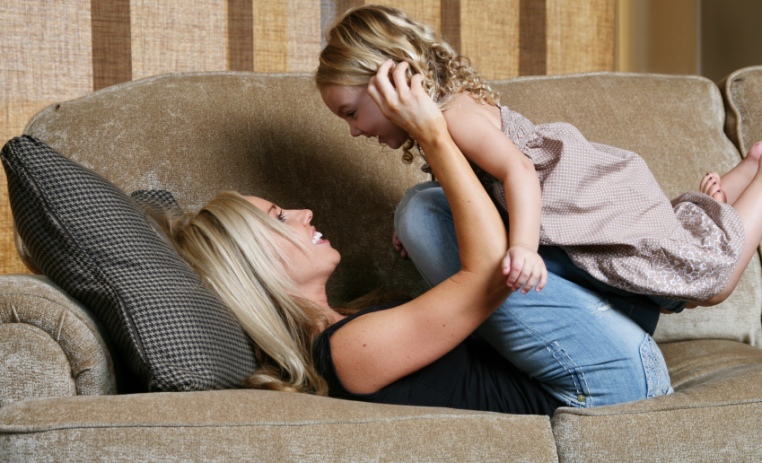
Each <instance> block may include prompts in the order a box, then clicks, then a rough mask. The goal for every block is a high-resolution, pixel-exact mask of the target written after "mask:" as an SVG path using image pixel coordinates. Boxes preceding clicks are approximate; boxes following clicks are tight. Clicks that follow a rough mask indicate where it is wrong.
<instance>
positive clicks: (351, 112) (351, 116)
mask: <svg viewBox="0 0 762 463" xmlns="http://www.w3.org/2000/svg"><path fill="white" fill-rule="evenodd" d="M354 118H355V112H354V111H350V112H348V113H347V119H354Z"/></svg>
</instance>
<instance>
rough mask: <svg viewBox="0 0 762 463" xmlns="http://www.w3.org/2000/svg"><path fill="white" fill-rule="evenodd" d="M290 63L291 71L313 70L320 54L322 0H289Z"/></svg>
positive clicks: (289, 69) (288, 68) (288, 66)
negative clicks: (317, 0) (320, 0)
mask: <svg viewBox="0 0 762 463" xmlns="http://www.w3.org/2000/svg"><path fill="white" fill-rule="evenodd" d="M288 9H289V15H288V37H287V40H288V65H287V70H288V71H289V72H313V71H314V70H315V68H317V63H318V55H319V54H320V42H321V40H322V35H321V32H320V2H316V1H314V0H289V1H288Z"/></svg>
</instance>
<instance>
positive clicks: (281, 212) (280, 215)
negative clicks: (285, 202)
mask: <svg viewBox="0 0 762 463" xmlns="http://www.w3.org/2000/svg"><path fill="white" fill-rule="evenodd" d="M278 220H280V221H281V222H285V221H286V214H284V213H283V209H281V210H280V212H278Z"/></svg>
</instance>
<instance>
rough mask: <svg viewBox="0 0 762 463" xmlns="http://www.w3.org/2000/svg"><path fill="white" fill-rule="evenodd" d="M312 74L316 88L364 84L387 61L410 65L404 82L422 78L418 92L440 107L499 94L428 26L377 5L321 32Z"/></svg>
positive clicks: (492, 100)
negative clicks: (322, 42)
mask: <svg viewBox="0 0 762 463" xmlns="http://www.w3.org/2000/svg"><path fill="white" fill-rule="evenodd" d="M326 42H327V43H326V46H325V48H323V50H322V52H321V53H320V64H319V65H318V69H317V71H316V72H315V82H316V84H317V86H318V88H324V87H327V86H330V85H342V86H355V85H367V84H368V81H369V80H370V78H371V77H373V76H374V75H375V74H376V71H377V70H378V67H379V66H380V65H381V64H382V63H383V62H385V61H386V60H388V59H392V60H394V61H395V62H402V61H407V62H408V63H409V64H410V71H409V75H408V78H410V77H412V75H413V74H421V75H423V77H424V88H425V89H426V91H427V92H428V94H429V96H431V98H432V99H433V100H434V101H436V102H437V103H438V104H439V105H440V107H442V108H443V109H445V108H446V106H447V103H448V102H449V101H450V99H451V98H452V97H453V96H455V95H457V94H459V93H462V92H468V93H470V94H471V95H472V96H474V97H475V98H476V99H477V100H479V101H481V102H486V103H489V104H498V102H499V96H498V94H497V93H496V92H494V91H492V89H491V88H490V87H489V85H488V84H487V83H486V82H485V80H484V79H483V78H482V77H481V75H479V73H478V72H476V70H474V69H473V67H472V66H471V62H470V61H469V60H468V58H466V57H464V56H461V55H459V54H458V53H457V52H456V51H455V50H454V49H453V48H452V47H451V46H450V45H449V44H448V43H447V42H446V41H444V40H443V39H442V37H441V36H440V35H439V33H437V32H436V31H435V30H434V29H433V28H431V27H429V26H427V25H425V24H421V23H418V22H416V21H413V20H412V19H410V18H409V17H408V16H407V15H406V14H405V13H403V12H402V11H400V10H398V9H396V8H392V7H387V6H380V5H365V6H360V7H356V8H353V9H350V10H349V11H347V12H346V13H345V14H344V16H342V17H341V18H340V19H339V20H338V21H337V22H336V23H335V24H334V25H333V27H331V29H330V30H329V31H328V33H327V34H326ZM415 146H416V143H415V140H412V139H410V140H408V141H407V143H406V144H405V145H404V146H403V150H404V155H403V160H404V161H405V162H411V161H412V159H413V155H412V153H411V149H412V148H413V147H415Z"/></svg>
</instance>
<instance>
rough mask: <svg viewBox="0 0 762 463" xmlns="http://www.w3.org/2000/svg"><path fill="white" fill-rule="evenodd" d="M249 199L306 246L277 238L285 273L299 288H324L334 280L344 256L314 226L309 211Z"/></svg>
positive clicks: (257, 198)
mask: <svg viewBox="0 0 762 463" xmlns="http://www.w3.org/2000/svg"><path fill="white" fill-rule="evenodd" d="M246 199H247V200H248V201H249V202H250V203H251V204H253V205H254V206H255V207H257V208H258V209H260V210H262V211H264V212H265V213H266V214H268V215H269V216H271V217H273V218H274V219H276V220H279V221H281V222H283V223H284V224H285V225H286V226H288V227H289V228H290V229H291V230H292V231H293V232H294V236H295V237H296V239H297V240H299V241H300V242H301V244H302V245H303V246H301V247H300V246H297V245H296V244H294V243H293V242H291V241H290V240H288V239H286V238H284V237H282V236H278V237H276V239H277V240H278V241H279V244H280V248H281V250H282V251H283V252H284V253H285V254H286V256H287V257H288V264H287V268H286V271H287V272H288V274H289V276H290V277H291V278H292V279H293V280H294V282H295V283H296V284H297V285H308V284H310V283H316V282H317V283H320V284H323V283H324V282H325V280H327V279H328V277H330V276H331V274H332V273H333V271H334V270H335V269H336V266H337V265H338V264H339V261H340V260H341V255H340V254H339V252H338V251H337V250H335V249H334V248H333V247H332V246H331V242H330V241H328V240H327V239H324V238H323V235H322V234H321V233H320V232H318V231H317V230H316V229H315V227H314V226H312V224H311V221H312V211H310V210H309V209H298V210H296V209H295V210H285V209H282V208H280V207H278V206H277V205H275V204H273V203H271V202H270V201H267V200H266V199H262V198H259V197H256V196H247V197H246Z"/></svg>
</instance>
